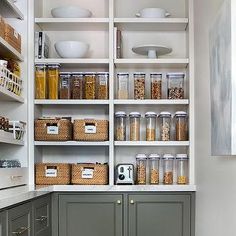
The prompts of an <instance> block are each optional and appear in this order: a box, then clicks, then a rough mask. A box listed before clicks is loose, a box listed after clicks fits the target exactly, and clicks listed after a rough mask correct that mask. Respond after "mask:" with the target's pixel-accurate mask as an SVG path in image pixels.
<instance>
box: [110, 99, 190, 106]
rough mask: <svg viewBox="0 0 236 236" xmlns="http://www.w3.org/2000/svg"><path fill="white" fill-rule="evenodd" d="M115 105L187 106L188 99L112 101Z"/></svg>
mask: <svg viewBox="0 0 236 236" xmlns="http://www.w3.org/2000/svg"><path fill="white" fill-rule="evenodd" d="M114 104H115V105H188V104H189V100H188V99H179V100H171V99H160V100H151V99H145V100H133V99H129V100H119V99H116V100H114Z"/></svg>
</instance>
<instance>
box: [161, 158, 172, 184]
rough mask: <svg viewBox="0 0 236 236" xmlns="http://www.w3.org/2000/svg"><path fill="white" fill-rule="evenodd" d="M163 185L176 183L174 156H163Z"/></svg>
mask: <svg viewBox="0 0 236 236" xmlns="http://www.w3.org/2000/svg"><path fill="white" fill-rule="evenodd" d="M163 174H164V176H163V184H173V181H174V156H173V155H171V154H165V155H164V156H163Z"/></svg>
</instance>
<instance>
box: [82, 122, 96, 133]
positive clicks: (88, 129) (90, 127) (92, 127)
mask: <svg viewBox="0 0 236 236" xmlns="http://www.w3.org/2000/svg"><path fill="white" fill-rule="evenodd" d="M84 132H85V134H96V133H97V127H96V124H95V123H91V122H90V123H89V122H86V123H85V126H84Z"/></svg>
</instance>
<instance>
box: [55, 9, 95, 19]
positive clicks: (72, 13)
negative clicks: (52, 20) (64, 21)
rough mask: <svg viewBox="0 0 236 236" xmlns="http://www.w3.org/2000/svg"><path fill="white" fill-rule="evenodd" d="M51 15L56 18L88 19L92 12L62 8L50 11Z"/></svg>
mask: <svg viewBox="0 0 236 236" xmlns="http://www.w3.org/2000/svg"><path fill="white" fill-rule="evenodd" d="M51 14H52V16H53V17H56V18H88V17H91V16H92V12H91V11H89V10H87V9H83V8H81V7H78V6H63V7H57V8H54V9H52V10H51Z"/></svg>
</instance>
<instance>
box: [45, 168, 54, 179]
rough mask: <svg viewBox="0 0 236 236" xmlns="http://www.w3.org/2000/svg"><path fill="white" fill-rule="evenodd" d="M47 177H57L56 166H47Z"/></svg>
mask: <svg viewBox="0 0 236 236" xmlns="http://www.w3.org/2000/svg"><path fill="white" fill-rule="evenodd" d="M45 176H46V177H49V178H56V177H57V167H56V166H47V167H46V169H45Z"/></svg>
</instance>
